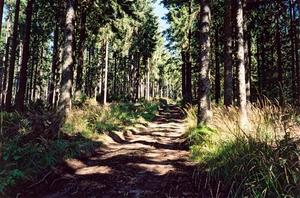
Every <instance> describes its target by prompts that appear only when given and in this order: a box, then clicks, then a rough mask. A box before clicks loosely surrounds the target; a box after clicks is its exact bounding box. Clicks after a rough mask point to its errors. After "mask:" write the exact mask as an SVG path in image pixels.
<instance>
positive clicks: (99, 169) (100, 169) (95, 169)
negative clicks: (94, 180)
mask: <svg viewBox="0 0 300 198" xmlns="http://www.w3.org/2000/svg"><path fill="white" fill-rule="evenodd" d="M112 172H113V170H112V169H111V168H110V167H108V166H90V167H86V168H82V169H79V170H77V171H76V172H75V174H76V175H92V174H111V173H112Z"/></svg>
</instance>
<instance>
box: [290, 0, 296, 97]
mask: <svg viewBox="0 0 300 198" xmlns="http://www.w3.org/2000/svg"><path fill="white" fill-rule="evenodd" d="M289 12H290V26H291V28H290V42H291V54H292V57H291V58H292V83H293V84H292V89H293V98H294V101H297V100H298V96H297V95H298V94H297V92H298V90H297V63H296V49H295V36H294V35H295V27H294V24H295V23H294V10H293V2H292V0H289Z"/></svg>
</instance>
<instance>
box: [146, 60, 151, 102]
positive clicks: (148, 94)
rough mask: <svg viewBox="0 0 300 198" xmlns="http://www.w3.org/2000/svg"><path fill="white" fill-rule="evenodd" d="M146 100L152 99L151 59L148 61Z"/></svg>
mask: <svg viewBox="0 0 300 198" xmlns="http://www.w3.org/2000/svg"><path fill="white" fill-rule="evenodd" d="M146 87H147V88H146V100H147V101H149V100H150V59H148V61H147V82H146Z"/></svg>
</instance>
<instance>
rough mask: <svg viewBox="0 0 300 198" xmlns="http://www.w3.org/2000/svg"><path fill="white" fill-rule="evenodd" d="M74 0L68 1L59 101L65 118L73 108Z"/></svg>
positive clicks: (61, 112)
mask: <svg viewBox="0 0 300 198" xmlns="http://www.w3.org/2000/svg"><path fill="white" fill-rule="evenodd" d="M74 20H75V11H74V0H68V2H67V11H66V23H65V26H66V28H65V44H64V45H65V46H64V51H63V65H62V76H61V87H60V99H59V113H60V115H61V117H62V118H63V120H62V121H64V119H65V118H66V116H68V115H69V113H70V111H71V108H72V100H71V92H72V76H71V75H72V71H71V70H72V68H71V67H72V64H73V39H74V29H75V27H74Z"/></svg>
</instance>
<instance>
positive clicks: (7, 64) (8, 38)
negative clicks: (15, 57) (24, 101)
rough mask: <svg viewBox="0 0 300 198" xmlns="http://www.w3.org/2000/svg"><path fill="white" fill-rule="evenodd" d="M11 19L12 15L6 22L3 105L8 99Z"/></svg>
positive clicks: (1, 101) (0, 101)
mask: <svg viewBox="0 0 300 198" xmlns="http://www.w3.org/2000/svg"><path fill="white" fill-rule="evenodd" d="M10 36H11V20H10V17H8V19H7V24H6V43H5V56H4V61H3V64H4V68H3V77H2V81H0V83H2V87H1V89H2V91H1V93H0V94H1V100H0V103H1V106H2V107H4V106H5V100H6V92H7V73H8V68H9V49H10V48H9V47H10V41H11V37H10Z"/></svg>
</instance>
